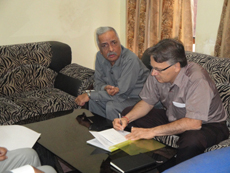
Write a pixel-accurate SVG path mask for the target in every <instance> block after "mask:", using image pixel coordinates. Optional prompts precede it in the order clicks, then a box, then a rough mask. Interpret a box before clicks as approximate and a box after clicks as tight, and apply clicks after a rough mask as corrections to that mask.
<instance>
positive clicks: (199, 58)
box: [186, 52, 230, 124]
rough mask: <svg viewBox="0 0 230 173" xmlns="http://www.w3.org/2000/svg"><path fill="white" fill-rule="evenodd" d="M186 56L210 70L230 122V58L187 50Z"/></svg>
mask: <svg viewBox="0 0 230 173" xmlns="http://www.w3.org/2000/svg"><path fill="white" fill-rule="evenodd" d="M186 57H187V60H188V61H192V62H195V63H197V64H199V65H201V66H202V67H203V68H204V69H206V70H207V71H208V73H209V76H210V77H211V78H212V79H213V81H214V82H215V84H216V87H217V90H218V91H219V94H220V97H221V100H222V102H223V105H224V108H225V110H226V111H227V113H228V119H227V121H228V123H229V124H230V59H228V58H218V57H214V56H211V55H206V54H201V53H196V52H186Z"/></svg>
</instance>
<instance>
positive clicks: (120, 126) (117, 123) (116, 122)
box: [113, 118, 128, 130]
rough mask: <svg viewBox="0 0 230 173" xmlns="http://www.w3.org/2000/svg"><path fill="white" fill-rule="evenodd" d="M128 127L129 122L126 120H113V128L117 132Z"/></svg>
mask: <svg viewBox="0 0 230 173" xmlns="http://www.w3.org/2000/svg"><path fill="white" fill-rule="evenodd" d="M127 125H128V121H127V119H126V118H121V121H120V118H115V119H114V120H113V128H114V129H116V130H124V129H125V127H126V126H127Z"/></svg>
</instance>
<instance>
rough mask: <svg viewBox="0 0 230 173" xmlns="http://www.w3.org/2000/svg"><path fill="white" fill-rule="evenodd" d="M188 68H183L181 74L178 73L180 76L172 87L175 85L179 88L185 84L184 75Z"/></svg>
mask: <svg viewBox="0 0 230 173" xmlns="http://www.w3.org/2000/svg"><path fill="white" fill-rule="evenodd" d="M187 66H188V65H187ZM187 66H185V67H182V68H181V69H180V72H179V73H178V75H177V77H176V79H175V81H174V82H173V84H172V86H173V85H177V86H178V87H180V86H181V85H182V84H183V82H184V81H183V80H184V75H185V71H186V68H187Z"/></svg>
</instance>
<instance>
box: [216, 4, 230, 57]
mask: <svg viewBox="0 0 230 173" xmlns="http://www.w3.org/2000/svg"><path fill="white" fill-rule="evenodd" d="M229 13H230V0H224V3H223V8H222V14H221V19H220V24H219V29H218V33H217V38H216V44H215V51H214V56H216V57H224V58H230V49H229V45H230V41H229V34H230V32H229V25H230V18H229Z"/></svg>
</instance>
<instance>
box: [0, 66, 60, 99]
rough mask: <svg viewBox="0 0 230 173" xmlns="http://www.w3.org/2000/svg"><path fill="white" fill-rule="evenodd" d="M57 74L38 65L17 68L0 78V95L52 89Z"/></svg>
mask: <svg viewBox="0 0 230 173" xmlns="http://www.w3.org/2000/svg"><path fill="white" fill-rule="evenodd" d="M56 76H57V73H56V72H54V71H53V70H51V69H49V68H46V67H44V66H42V65H40V64H27V65H22V66H18V67H17V68H15V69H13V70H11V71H9V72H8V73H7V74H6V75H5V76H4V77H3V78H0V95H2V96H9V95H12V94H16V93H21V92H26V91H31V90H37V89H42V88H49V87H53V85H54V80H55V77H56Z"/></svg>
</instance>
